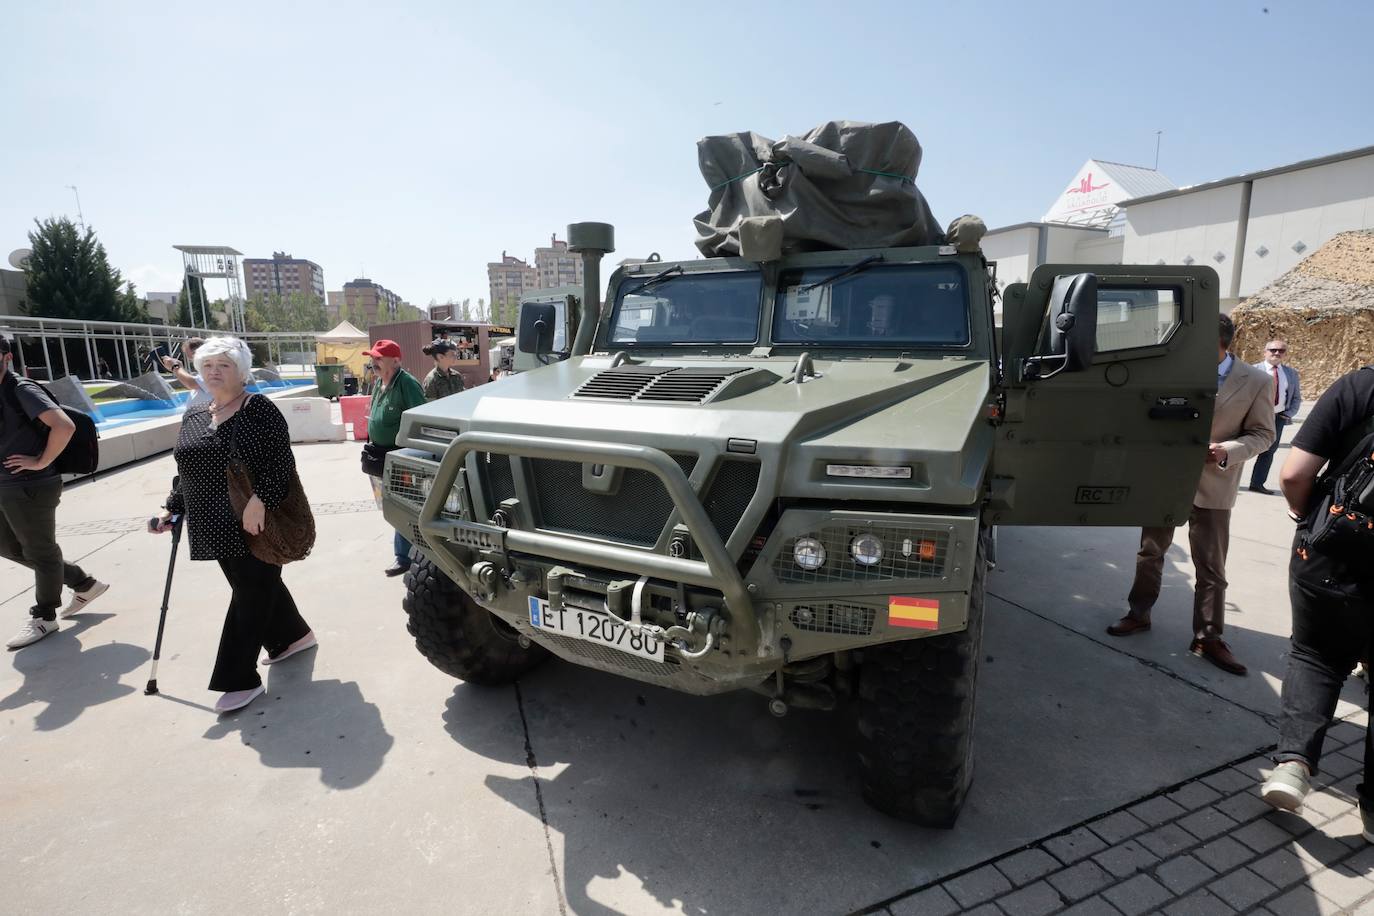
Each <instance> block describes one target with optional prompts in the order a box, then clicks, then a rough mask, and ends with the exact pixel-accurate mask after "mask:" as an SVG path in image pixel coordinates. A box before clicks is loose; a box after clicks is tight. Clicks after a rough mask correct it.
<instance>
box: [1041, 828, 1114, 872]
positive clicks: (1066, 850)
mask: <svg viewBox="0 0 1374 916" xmlns="http://www.w3.org/2000/svg"><path fill="white" fill-rule="evenodd" d="M1042 845H1043V846H1044V848H1045V850H1046V851H1047V852H1049V854H1050V855H1052V856H1054V857H1055V858H1056V859H1058V860H1059V861H1060V862H1063V863H1064V864H1065V865H1072V864H1073V863H1075V862H1077V861H1078V860H1079V859H1084V858H1087V857H1088V856H1090V855H1093V854H1094V853H1099V852H1101V851H1102V850H1104V849H1106V848H1107V844H1106V843H1104V842H1102V840H1101V839H1099V838H1098V836H1097V834H1095V833H1093V832H1092V831H1091V830H1089V829H1088V828H1087V827H1079V828H1078V829H1077V830H1074V831H1072V832H1071V833H1066V834H1064V835H1063V836H1057V837H1051V838H1050V839H1048V840H1046V841H1045V842H1044V843H1043V844H1042Z"/></svg>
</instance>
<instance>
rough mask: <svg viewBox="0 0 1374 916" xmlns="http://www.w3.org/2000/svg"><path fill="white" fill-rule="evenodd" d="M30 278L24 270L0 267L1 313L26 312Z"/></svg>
mask: <svg viewBox="0 0 1374 916" xmlns="http://www.w3.org/2000/svg"><path fill="white" fill-rule="evenodd" d="M28 288H29V284H28V280H27V279H25V277H24V272H23V271H22V270H4V269H0V315H22V314H24V302H25V297H26V295H27V294H28Z"/></svg>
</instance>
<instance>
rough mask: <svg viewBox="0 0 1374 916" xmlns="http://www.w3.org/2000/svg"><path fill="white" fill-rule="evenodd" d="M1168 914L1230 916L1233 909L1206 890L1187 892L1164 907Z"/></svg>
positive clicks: (1172, 915) (1174, 915)
mask: <svg viewBox="0 0 1374 916" xmlns="http://www.w3.org/2000/svg"><path fill="white" fill-rule="evenodd" d="M1164 912H1165V913H1168V914H1169V916H1230V914H1232V913H1234V912H1235V910H1233V909H1231V908H1230V907H1229V906H1227V905H1226V904H1224V903H1222V902H1221V901H1220V900H1218V899H1217V898H1216V897H1214V896H1212V895H1211V894H1209V893H1207V892H1206V891H1198V892H1197V893H1194V894H1189V895H1188V896H1187V897H1184V898H1183V899H1182V900H1178V901H1175V902H1174V903H1172V904H1170V905H1169V906H1167V907H1165V908H1164Z"/></svg>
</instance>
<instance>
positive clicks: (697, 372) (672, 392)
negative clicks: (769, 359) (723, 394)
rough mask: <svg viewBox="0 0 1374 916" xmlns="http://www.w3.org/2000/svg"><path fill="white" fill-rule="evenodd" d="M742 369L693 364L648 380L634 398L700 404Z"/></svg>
mask: <svg viewBox="0 0 1374 916" xmlns="http://www.w3.org/2000/svg"><path fill="white" fill-rule="evenodd" d="M743 371H744V370H743V369H713V368H710V367H704V366H695V367H689V368H686V369H678V370H675V371H673V372H666V373H664V374H663V375H660V376H657V377H656V378H654V380H653V381H651V382H649V384H648V386H647V387H645V388H644V389H643V390H642V391H640V392H639V394H638V396H637V397H636V398H635V400H637V401H675V402H677V403H682V404H700V403H702V402H704V401H705V400H706V399H707V398H709V397H710V396H711V395H712V394H714V393H715V391H716V389H718V388H719V387H720V386H721V385H723V384H724V383H725V380H726V379H728V378H729V377H730V376H732V375H735V374H736V373H739V372H743Z"/></svg>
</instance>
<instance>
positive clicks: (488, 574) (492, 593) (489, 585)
mask: <svg viewBox="0 0 1374 916" xmlns="http://www.w3.org/2000/svg"><path fill="white" fill-rule="evenodd" d="M472 582H473V584H474V585H475V586H476V587H477V591H478V593H479V594H478V596H477V597H478V598H480V599H481V600H483V601H487V602H491V601H495V600H496V566H495V565H494V564H492V563H489V562H487V561H486V560H482V561H480V562H477V563H474V564H472Z"/></svg>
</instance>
